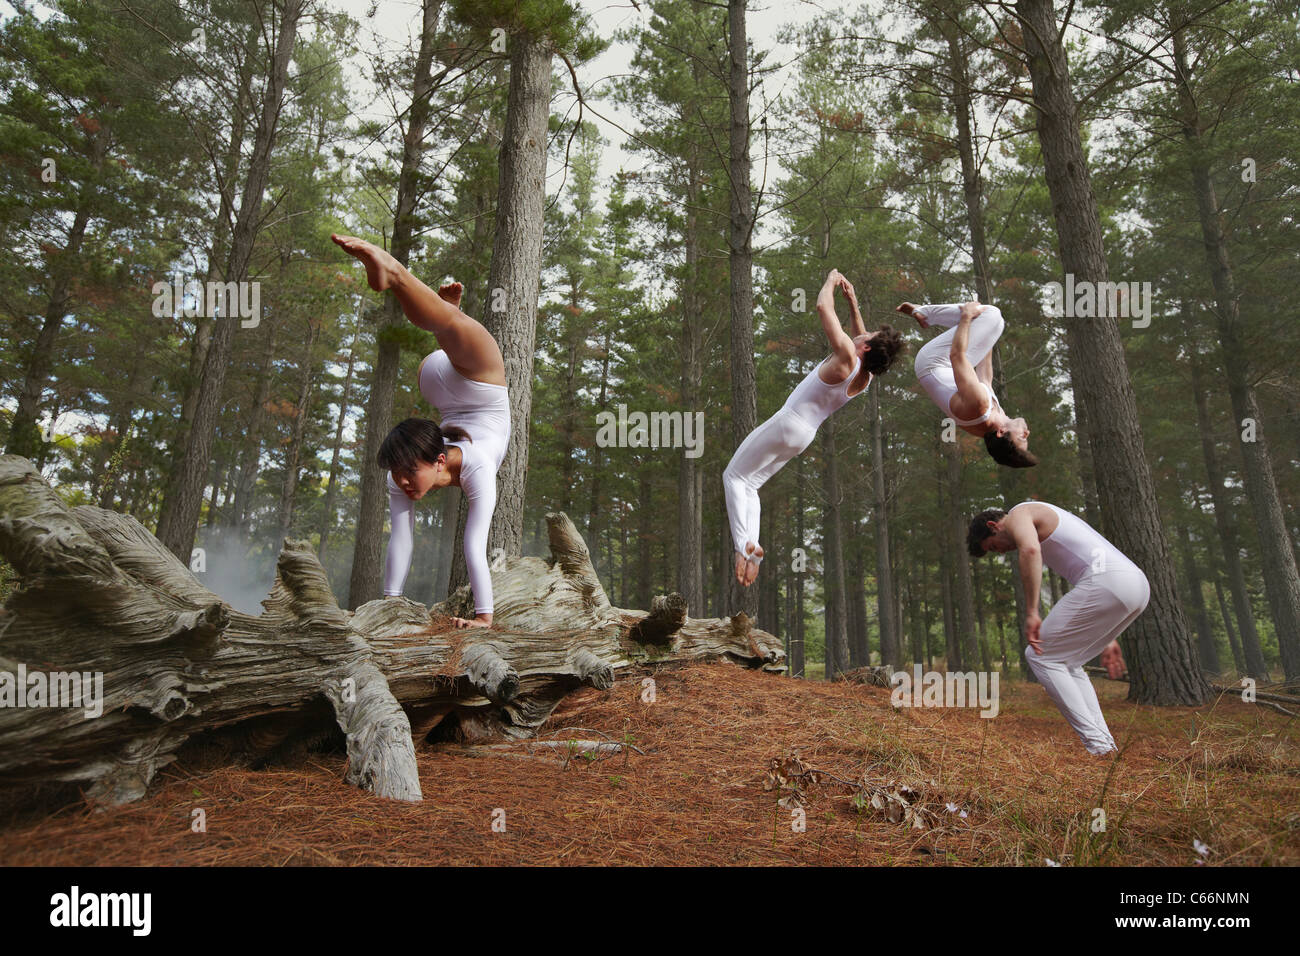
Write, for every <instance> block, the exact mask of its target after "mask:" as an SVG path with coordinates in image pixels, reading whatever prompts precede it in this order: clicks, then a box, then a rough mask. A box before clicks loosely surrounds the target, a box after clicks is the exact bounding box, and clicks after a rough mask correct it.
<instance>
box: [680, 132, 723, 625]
mask: <svg viewBox="0 0 1300 956" xmlns="http://www.w3.org/2000/svg"><path fill="white" fill-rule="evenodd" d="M699 193H700V171H699V169H698V163H696V162H695V161H694V157H693V156H692V161H691V162H690V166H689V169H688V170H687V188H686V234H685V236H684V237H683V238H684V239H685V247H686V250H685V253H686V267H685V277H684V281H683V283H682V286H683V288H682V350H681V354H682V360H681V382H682V411H683V413H684V414H686V415H690V414H693V413H694V411H695V410H696V409H698V408H699V407H700V385H701V383H702V381H703V379H704V363H703V349H704V318H703V311H704V310H703V308H702V307H701V305H700V298H701V296H700V276H699V271H700V237H699V231H700V225H699V211H698V209H697V205H698V203H699ZM686 452H687V449H685V448H683V449H682V452H681V457H680V459H679V461H680V464H679V467H678V471H677V568H678V570H677V579H678V580H677V586H678V588H679V589H680V590H681V593H682V596H683V597H684V598H686V604H687V606H688V607H691V608H696V609H703V608H704V606H705V596H704V565H703V551H704V542H703V539H702V532H703V527H704V509H703V506H702V505H703V503H702V500H701V499H702V497H703V482H704V469H703V468H702V467H700V459H699V458H689V457H687V455H686ZM723 533H724V534H726V532H725V531H724V532H723Z"/></svg>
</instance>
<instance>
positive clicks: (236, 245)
mask: <svg viewBox="0 0 1300 956" xmlns="http://www.w3.org/2000/svg"><path fill="white" fill-rule="evenodd" d="M304 2H305V0H285V2H284V9H283V13H282V15H281V18H280V23H279V32H278V34H276V35H275V41H274V42H275V49H274V55H273V56H272V58H271V64H270V73H269V75H268V76H267V81H266V86H265V89H264V90H263V94H262V112H261V117H260V119H259V122H258V126H257V133H256V135H255V137H254V141H253V152H252V156H251V158H250V159H249V164H248V176H247V178H246V179H245V180H244V189H243V193H242V195H241V196H240V202H239V215H238V217H237V218H236V220H235V226H234V229H233V231H232V234H231V243H230V256H229V258H228V260H227V264H226V269H225V278H226V281H227V282H246V281H248V277H249V274H250V266H251V264H252V258H253V248H254V244H255V242H256V239H257V234H258V231H259V229H260V228H261V225H262V197H263V195H264V193H265V192H266V186H267V183H268V182H269V180H270V175H271V153H272V150H273V149H274V147H275V144H276V140H277V138H278V134H279V121H280V108H281V106H282V105H283V104H282V100H283V97H284V87H285V82H286V79H287V76H288V70H289V59H290V57H291V55H292V53H293V48H294V40H295V38H296V36H297V31H298V18H299V16H300V15H301V13H302V9H303V4H304ZM235 328H236V319H235V317H234V316H223V317H222V318H221V319H219V320H217V321H216V326H215V328H214V329H213V333H212V343H211V345H210V346H209V347H208V352H207V355H205V356H204V362H203V372H202V375H201V377H200V381H199V393H198V398H197V400H196V404H195V409H194V424H193V427H192V428H191V429H190V433H189V435H188V436H187V440H186V442H185V450H184V452H183V454H182V455H181V456H180V460H179V461H178V462H176V465H175V468H176V471H177V472H178V473H179V474H178V483H177V484H176V485H175V486H174V487H172V488H170V489H169V491H168V494H167V496H166V503H165V504H164V511H166V512H168V513H169V515H170V517H169V520H168V521H167V522H166V523H165V526H164V527H161V528H160V529H159V530H160V532H161V533H162V535H163V537H162V538H161V539H160V540H161V541H162V542H163V544H164V546H166V548H167V549H168V550H169V551H171V553H172V554H174V555H176V557H177V558H178V559H179V560H180V561H181V562H182V563H183V564H187V565H188V563H189V558H190V552H191V551H192V550H193V548H194V536H195V533H196V532H197V530H198V519H199V512H200V510H201V509H202V505H203V490H204V486H205V485H206V478H207V473H208V463H209V460H210V458H211V451H212V442H213V438H214V437H215V434H216V427H217V415H218V414H219V413H220V407H221V401H222V389H223V386H224V385H225V381H226V370H227V369H228V367H229V365H230V354H231V351H232V348H231V343H232V341H233V339H234V334H235Z"/></svg>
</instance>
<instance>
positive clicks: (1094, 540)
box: [966, 501, 1151, 754]
mask: <svg viewBox="0 0 1300 956" xmlns="http://www.w3.org/2000/svg"><path fill="white" fill-rule="evenodd" d="M966 543H967V546H968V547H969V549H970V553H971V555H972V556H973V557H976V558H978V557H980V556H981V555H983V554H986V553H987V552H989V551H998V552H1006V551H1019V552H1020V577H1021V580H1022V581H1023V582H1024V585H1025V607H1026V608H1027V610H1026V611H1025V639H1026V640H1027V641H1028V643H1029V647H1028V648H1027V649H1026V650H1025V659H1026V660H1027V661H1028V662H1029V669H1030V670H1032V671H1033V672H1034V676H1035V677H1036V678H1038V682H1039V683H1040V684H1042V685H1043V689H1044V690H1046V691H1047V696H1048V697H1050V698H1052V701H1053V702H1054V703H1055V704H1056V706H1057V709H1058V710H1060V712H1061V714H1062V716H1064V717H1065V719H1066V720H1067V721H1069V724H1070V726H1071V727H1073V728H1074V732H1075V733H1077V734H1078V735H1079V738H1080V739H1081V740H1082V741H1083V745H1084V747H1086V748H1087V749H1088V752H1089V753H1092V754H1105V753H1109V752H1110V751H1112V750H1115V749H1116V748H1115V738H1114V737H1112V736H1111V735H1110V730H1109V728H1107V726H1106V720H1105V718H1104V717H1102V715H1101V704H1100V703H1098V701H1097V691H1096V689H1095V688H1094V687H1093V686H1092V681H1091V680H1089V679H1088V675H1087V674H1086V673H1084V670H1083V665H1084V663H1085V662H1087V661H1090V660H1092V659H1093V658H1094V657H1096V656H1097V655H1098V654H1100V653H1102V652H1103V651H1109V653H1110V654H1112V655H1113V654H1115V653H1116V652H1118V649H1119V645H1118V644H1117V643H1116V638H1118V637H1119V636H1120V634H1122V633H1123V632H1124V629H1125V628H1126V627H1128V626H1129V625H1130V624H1132V623H1133V622H1134V621H1135V620H1137V617H1138V615H1139V614H1141V613H1142V611H1143V610H1144V609H1145V608H1146V606H1147V601H1148V600H1149V599H1150V597H1151V588H1150V585H1148V583H1147V578H1146V575H1145V574H1143V573H1142V569H1141V568H1139V567H1138V566H1137V565H1136V564H1134V563H1133V562H1132V561H1130V560H1129V559H1128V558H1127V557H1125V555H1124V554H1123V553H1122V552H1121V551H1120V550H1119V549H1118V548H1117V547H1115V546H1114V545H1113V544H1111V543H1110V542H1109V541H1107V540H1106V539H1105V538H1103V537H1102V536H1101V535H1100V534H1099V533H1098V532H1097V531H1095V530H1094V529H1093V528H1092V526H1091V525H1089V524H1088V523H1087V522H1086V521H1084V520H1083V519H1082V518H1079V517H1076V516H1075V515H1072V514H1070V512H1068V511H1064V510H1062V509H1061V508H1058V507H1056V505H1049V504H1047V503H1046V502H1044V501H1026V502H1022V503H1021V504H1018V505H1016V506H1015V507H1014V508H1012V509H1011V510H1010V511H1007V512H1003V511H999V510H996V509H994V510H990V511H982V512H980V513H979V514H977V515H976V516H975V517H974V519H973V520H972V521H971V525H970V533H969V535H968V536H967V539H966ZM1044 564H1046V565H1047V566H1048V567H1049V568H1051V569H1052V570H1053V571H1055V572H1056V573H1057V574H1059V575H1060V576H1061V577H1063V578H1065V580H1066V581H1068V582H1069V583H1070V590H1069V591H1068V592H1067V593H1066V595H1065V596H1064V597H1062V598H1061V599H1060V600H1059V601H1057V602H1056V605H1055V606H1054V607H1053V608H1052V610H1051V611H1050V612H1049V613H1048V615H1047V619H1046V620H1041V619H1040V618H1039V616H1038V589H1039V585H1040V584H1041V581H1042V575H1043V565H1044Z"/></svg>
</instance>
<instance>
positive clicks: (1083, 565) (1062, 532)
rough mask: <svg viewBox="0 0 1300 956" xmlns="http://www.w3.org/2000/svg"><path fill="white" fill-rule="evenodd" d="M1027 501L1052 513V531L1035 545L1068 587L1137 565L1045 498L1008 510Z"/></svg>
mask: <svg viewBox="0 0 1300 956" xmlns="http://www.w3.org/2000/svg"><path fill="white" fill-rule="evenodd" d="M1030 504H1033V505H1044V506H1046V507H1048V508H1051V509H1052V511H1053V512H1055V513H1056V519H1057V523H1056V530H1055V531H1053V532H1052V533H1051V534H1049V535H1048V536H1047V537H1046V538H1044V539H1043V540H1042V541H1040V542H1039V543H1038V548H1039V551H1040V552H1041V553H1042V555H1043V563H1044V564H1045V565H1047V566H1048V567H1049V568H1051V569H1052V570H1053V571H1055V572H1056V573H1057V574H1059V575H1060V576H1061V577H1063V578H1065V580H1066V581H1068V582H1070V586H1071V587H1074V585H1076V584H1078V583H1079V582H1080V581H1082V580H1083V579H1084V578H1086V577H1089V576H1091V575H1093V574H1102V573H1105V572H1107V571H1120V570H1128V569H1130V568H1132V569H1134V570H1136V569H1137V565H1135V564H1134V563H1133V562H1132V561H1130V560H1129V559H1128V557H1126V556H1125V555H1124V553H1123V552H1122V551H1120V550H1119V548H1117V547H1115V546H1114V545H1113V544H1111V543H1110V542H1109V541H1107V540H1106V539H1105V538H1103V537H1102V536H1101V533H1100V532H1098V531H1097V530H1096V529H1094V528H1093V527H1092V525H1090V524H1088V522H1086V521H1084V520H1083V519H1082V518H1080V517H1078V516H1077V515H1073V514H1071V513H1070V512H1068V511H1065V510H1064V509H1062V508H1058V507H1056V505H1052V504H1048V503H1047V502H1046V501H1022V502H1021V503H1020V504H1018V505H1016V506H1015V508H1012V509H1011V510H1012V511H1015V510H1016V508H1019V507H1021V506H1022V505H1030Z"/></svg>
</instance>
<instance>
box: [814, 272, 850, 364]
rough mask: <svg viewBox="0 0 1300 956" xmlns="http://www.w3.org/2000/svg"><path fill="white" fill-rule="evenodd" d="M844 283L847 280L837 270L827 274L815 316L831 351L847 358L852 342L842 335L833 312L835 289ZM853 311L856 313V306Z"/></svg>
mask: <svg viewBox="0 0 1300 956" xmlns="http://www.w3.org/2000/svg"><path fill="white" fill-rule="evenodd" d="M845 281H847V280H845V278H844V276H843V275H842V274H841V273H840V270H839V269H832V270H831V271H830V272H829V273H828V274H827V276H826V282H825V283H824V284H823V285H822V290H821V292H819V293H817V316H818V318H820V319H821V323H822V331H824V332H825V333H826V338H827V339H828V340H829V341H830V343H831V351H832V352H834V353H836V354H837V355H840V356H842V357H845V358H848V357H850V356H852V355H853V340H852V339H851V338H849V337H848V336H847V335H846V334H845V333H844V327H843V326H842V325H840V317H839V314H838V313H836V311H835V289H836V288H837V287H840V283H841V282H845ZM853 311H854V312H857V306H856V304H855V305H854V306H853Z"/></svg>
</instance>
